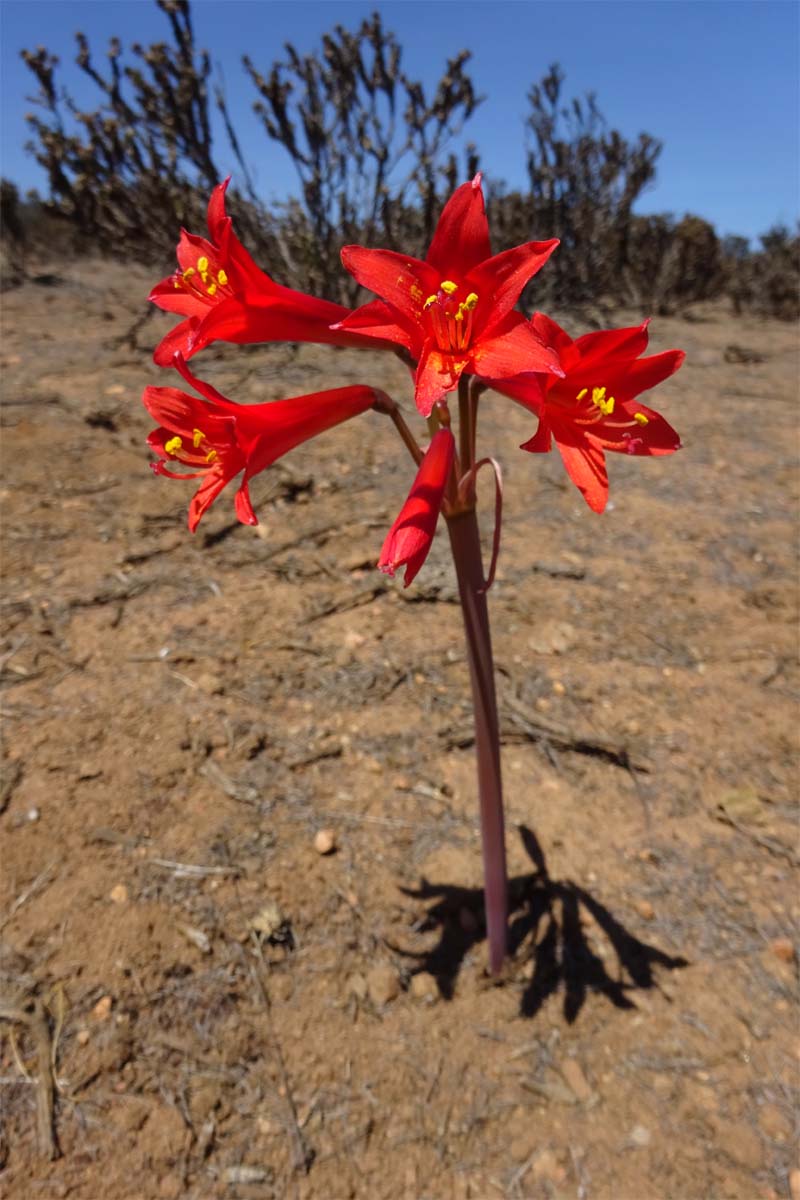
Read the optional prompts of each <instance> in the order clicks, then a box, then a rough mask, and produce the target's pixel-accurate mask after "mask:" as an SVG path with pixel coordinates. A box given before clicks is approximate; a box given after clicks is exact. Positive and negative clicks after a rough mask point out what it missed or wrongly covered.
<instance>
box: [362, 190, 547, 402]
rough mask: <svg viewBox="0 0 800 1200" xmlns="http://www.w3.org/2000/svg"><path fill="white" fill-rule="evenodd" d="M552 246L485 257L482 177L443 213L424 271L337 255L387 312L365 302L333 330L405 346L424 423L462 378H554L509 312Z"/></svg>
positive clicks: (371, 254)
mask: <svg viewBox="0 0 800 1200" xmlns="http://www.w3.org/2000/svg"><path fill="white" fill-rule="evenodd" d="M557 245H558V241H557V240H552V241H549V242H528V243H526V244H525V245H524V246H516V247H515V248H514V249H513V250H506V251H504V253H502V254H496V255H495V256H494V257H493V258H491V257H490V254H491V249H490V245H489V225H488V222H487V220H486V212H485V208H484V202H483V192H482V190H481V177H480V175H476V176H475V178H474V179H473V180H472V182H471V183H465V184H462V186H461V187H460V188H458V189H457V190H456V191H455V192H454V193H453V195H452V196H451V198H450V200H449V201H448V202H447V204H446V205H445V207H444V211H443V212H442V215H441V217H440V218H439V224H438V226H437V229H436V233H435V234H434V238H433V241H432V242H431V245H430V249H429V250H428V255H427V258H426V259H425V262H420V260H419V259H416V258H409V257H408V256H407V255H405V254H396V253H395V252H394V251H392V250H367V249H365V248H364V247H362V246H345V247H344V249H343V250H342V262H343V263H344V265H345V267H346V268H347V270H348V271H349V272H350V274H351V275H354V276H355V278H356V279H357V280H358V282H359V283H360V284H362V285H363V286H364V287H365V288H369V289H370V290H371V291H373V292H376V293H377V295H379V296H382V297H383V299H384V301H385V302H386V303H385V304H382V303H380V302H372V303H371V304H367V305H365V306H364V307H362V308H359V309H356V311H355V312H354V313H353V314H352V315H351V316H349V317H346V318H345V319H344V320H343V321H341V322H340V325H339V328H341V329H349V330H352V331H354V332H358V333H360V334H363V335H365V336H368V337H375V338H380V339H382V340H385V341H389V342H394V343H396V344H397V345H399V346H403V347H404V348H405V349H406V350H407V351H408V352H409V354H410V355H411V357H412V358H413V359H415V361H416V362H417V364H418V365H417V372H416V396H415V398H416V402H417V407H418V408H419V410H420V412H421V413H422V415H423V416H425V417H427V416H428V415H429V413H430V411H431V409H432V408H433V405H434V404H435V403H436V401H437V400H440V399H441V398H442V396H444V395H445V394H446V393H447V392H450V391H452V390H453V388H455V387H457V386H458V380H459V378H460V376H461V374H462V373H463V372H464V371H469V372H472V373H473V374H475V375H481V376H483V377H484V378H490V379H492V378H493V379H505V378H507V377H508V376H511V375H517V374H519V373H520V372H522V371H552V372H553V373H554V374H556V375H558V374H559V373H560V367H559V363H558V355H557V354H555V353H554V352H553V351H552V350H551V349H549V348H547V347H545V346H543V345H542V343H541V340H540V339H539V338H538V337H537V335H536V332H535V331H534V329H533V328H532V326H531V325H529V324H528V322H527V321H526V320H525V318H524V317H523V316H522V314H521V313H519V312H514V311H513V309H514V305H515V304H516V303H517V300H518V299H519V297H520V293H521V292H522V289H523V288H524V287H525V284H526V283H527V282H528V280H529V279H531V278H532V277H533V276H534V275H535V274H536V272H537V271H538V270H539V268H540V267H542V266H544V264H545V263H546V262H547V260H548V258H549V257H550V255H551V254H552V252H553V250H555V248H556V246H557Z"/></svg>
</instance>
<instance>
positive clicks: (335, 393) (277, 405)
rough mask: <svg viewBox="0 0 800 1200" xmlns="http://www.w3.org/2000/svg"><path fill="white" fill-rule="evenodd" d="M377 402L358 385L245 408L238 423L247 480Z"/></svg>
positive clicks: (373, 396)
mask: <svg viewBox="0 0 800 1200" xmlns="http://www.w3.org/2000/svg"><path fill="white" fill-rule="evenodd" d="M374 403H375V392H374V391H373V389H372V388H370V387H364V386H363V385H361V384H356V385H353V386H351V387H342V388H331V389H330V390H328V391H324V392H313V393H311V394H310V395H308V396H295V397H293V398H292V399H291V400H274V401H272V402H271V403H269V404H253V405H242V406H241V407H240V408H239V409H238V411H237V419H236V423H237V431H238V433H239V437H240V440H241V442H242V443H243V444H246V445H247V446H248V448H249V455H248V462H247V473H246V478H247V479H252V477H253V475H256V474H258V472H259V471H263V470H264V469H265V467H268V466H270V465H271V464H272V463H274V462H275V460H276V459H278V458H280V457H281V455H283V454H286V453H288V451H289V450H293V449H294V447H295V446H299V445H300V443H301V442H305V441H308V439H309V438H312V437H316V436H317V434H319V433H324V432H325V431H326V430H327V429H332V428H333V427H334V426H335V425H340V424H341V423H342V421H349V420H350V419H351V417H357V416H358V415H359V414H360V413H363V412H366V411H367V409H369V408H372V406H373V404H374Z"/></svg>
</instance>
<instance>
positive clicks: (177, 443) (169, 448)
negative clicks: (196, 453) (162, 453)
mask: <svg viewBox="0 0 800 1200" xmlns="http://www.w3.org/2000/svg"><path fill="white" fill-rule="evenodd" d="M182 445H183V438H179V437H174V438H170V439H169V441H168V442H164V449H165V450H166V452H167V454H171V455H173V456H174V455H176V454H177V453H178V451H179V450H180V448H181V446H182Z"/></svg>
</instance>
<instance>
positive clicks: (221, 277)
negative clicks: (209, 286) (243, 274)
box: [217, 271, 228, 287]
mask: <svg viewBox="0 0 800 1200" xmlns="http://www.w3.org/2000/svg"><path fill="white" fill-rule="evenodd" d="M217 283H218V284H219V286H220V287H225V286H226V285H227V283H228V275H227V272H226V271H220V272H219V273H218V275H217Z"/></svg>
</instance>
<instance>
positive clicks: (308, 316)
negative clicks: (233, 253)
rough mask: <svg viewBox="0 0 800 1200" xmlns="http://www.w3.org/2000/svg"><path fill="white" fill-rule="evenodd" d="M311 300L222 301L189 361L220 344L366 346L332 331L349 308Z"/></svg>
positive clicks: (201, 328)
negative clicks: (284, 301) (278, 343)
mask: <svg viewBox="0 0 800 1200" xmlns="http://www.w3.org/2000/svg"><path fill="white" fill-rule="evenodd" d="M287 291H288V289H287ZM299 294H300V293H298V295H299ZM309 299H310V300H312V303H310V304H303V305H300V304H297V305H294V306H293V307H289V305H288V304H287V305H285V304H284V303H283V302H282V301H281V302H280V303H276V302H270V303H268V304H251V303H247V304H245V303H242V302H241V301H240V300H237V299H235V298H231V299H229V300H222V301H220V303H219V304H217V305H216V306H215V307H214V308H212V309H210V310H209V311H208V313H207V314H206V316H205V317H204V318H203V319H202V321H200V322H199V324H198V326H197V329H196V331H195V333H194V336H193V337H192V340H191V342H190V344H189V353H188V354H187V355H186V357H189V356H190V355H192V354H197V352H198V350H203V349H204V348H205V347H206V346H209V345H210V344H211V343H212V342H216V341H223V342H235V343H236V344H237V345H243V344H249V343H251V342H325V343H329V344H331V345H334V346H337V345H352V344H354V343H355V344H356V345H362V346H363V344H364V342H363V340H362V339H361V338H358V337H357V335H348V334H347V333H346V332H340V331H337V330H335V329H331V328H330V326H331V323H332V322H336V321H338V320H339V319H340V317H342V316H343V315H344V314H346V313H347V309H346V308H341V307H340V306H339V305H338V304H331V303H330V302H329V301H327V300H316V301H314V300H313V299H312V298H311V297H309ZM331 310H333V311H332V312H331Z"/></svg>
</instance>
